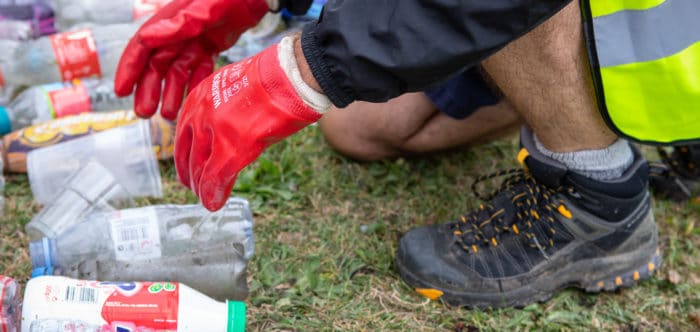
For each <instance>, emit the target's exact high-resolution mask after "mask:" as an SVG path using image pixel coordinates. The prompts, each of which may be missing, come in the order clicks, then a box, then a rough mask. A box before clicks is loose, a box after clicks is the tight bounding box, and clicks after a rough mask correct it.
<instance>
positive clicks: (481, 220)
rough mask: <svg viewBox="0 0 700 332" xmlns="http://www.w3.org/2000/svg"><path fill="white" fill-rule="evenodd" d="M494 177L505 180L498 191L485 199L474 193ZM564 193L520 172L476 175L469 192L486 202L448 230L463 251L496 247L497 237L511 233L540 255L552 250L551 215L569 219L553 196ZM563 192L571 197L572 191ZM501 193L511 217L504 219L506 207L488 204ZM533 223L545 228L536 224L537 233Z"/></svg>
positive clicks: (563, 208) (565, 210) (463, 216)
mask: <svg viewBox="0 0 700 332" xmlns="http://www.w3.org/2000/svg"><path fill="white" fill-rule="evenodd" d="M498 177H506V179H505V180H504V181H503V183H502V184H501V186H500V187H499V189H497V190H495V191H494V192H492V193H490V194H489V195H486V196H484V195H482V194H481V193H480V192H479V190H477V185H478V184H479V183H481V182H484V181H486V180H489V179H493V178H498ZM564 190H565V189H564V188H563V187H559V188H556V189H552V188H549V187H547V186H545V185H544V184H541V183H539V182H538V181H537V180H536V179H535V178H534V177H533V176H532V175H531V174H530V173H529V172H528V171H524V170H522V169H510V170H505V171H501V172H497V173H493V174H489V175H484V176H480V177H478V178H477V179H476V181H474V183H473V184H472V191H473V192H474V193H475V195H476V196H477V197H478V198H480V199H481V200H483V201H485V202H487V203H485V204H481V205H480V206H479V209H477V210H476V211H473V212H470V213H467V214H463V215H462V216H460V220H459V221H456V222H453V223H451V224H450V227H451V229H452V230H453V234H454V235H455V236H456V238H457V243H458V244H460V245H461V247H462V248H463V249H464V250H465V251H467V252H473V253H476V252H478V251H479V248H484V247H488V246H498V245H499V239H500V236H501V235H503V234H507V233H512V234H514V235H518V236H525V237H527V239H528V243H529V245H530V247H532V248H537V249H539V250H540V251H542V252H543V253H544V252H545V250H546V249H547V248H551V247H554V240H553V237H554V235H555V234H556V230H555V229H554V223H555V218H554V215H555V213H559V214H561V215H563V216H564V217H566V218H571V212H570V211H569V210H567V209H566V206H565V205H564V203H563V201H562V200H561V199H559V198H557V197H558V196H557V195H556V194H557V193H560V192H562V191H564ZM566 190H568V191H569V192H570V193H571V194H572V195H575V192H574V191H573V188H569V189H566ZM501 194H505V195H507V197H509V198H510V203H511V204H512V207H513V211H514V218H506V214H507V213H506V207H502V206H501V207H499V206H496V205H495V204H493V203H492V202H493V199H494V197H496V196H497V195H501ZM536 223H547V224H548V225H542V224H540V225H539V228H540V229H541V231H540V232H537V231H536V225H535V224H536Z"/></svg>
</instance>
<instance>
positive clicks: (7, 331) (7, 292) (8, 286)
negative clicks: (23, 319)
mask: <svg viewBox="0 0 700 332" xmlns="http://www.w3.org/2000/svg"><path fill="white" fill-rule="evenodd" d="M21 302H22V301H21V299H20V294H19V286H18V285H17V282H16V281H15V280H14V279H12V278H10V277H7V276H3V275H1V274H0V331H3V332H17V331H19V330H18V329H19V322H20V320H19V318H20V306H21Z"/></svg>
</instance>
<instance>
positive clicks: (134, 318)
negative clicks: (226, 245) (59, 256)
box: [22, 276, 246, 332]
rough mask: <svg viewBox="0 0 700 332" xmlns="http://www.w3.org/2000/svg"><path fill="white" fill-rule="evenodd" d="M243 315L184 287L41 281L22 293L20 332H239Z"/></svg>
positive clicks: (237, 307)
mask: <svg viewBox="0 0 700 332" xmlns="http://www.w3.org/2000/svg"><path fill="white" fill-rule="evenodd" d="M245 310H246V309H245V303H243V302H236V301H226V302H218V301H216V300H214V299H212V298H210V297H207V296H206V295H204V294H202V293H200V292H199V291H198V290H195V289H194V288H190V286H188V285H186V284H184V283H177V282H168V281H159V282H134V281H130V282H100V281H88V280H79V279H71V278H66V277H58V276H43V277H38V278H33V279H31V280H29V282H28V283H27V287H26V288H25V291H24V303H23V305H22V331H31V332H55V331H99V332H104V331H139V332H146V331H148V332H156V331H158V332H161V331H177V332H202V331H206V332H242V331H244V330H245V323H246V322H245V320H246V319H245ZM75 327H78V329H72V328H75ZM81 328H85V330H82V329H81Z"/></svg>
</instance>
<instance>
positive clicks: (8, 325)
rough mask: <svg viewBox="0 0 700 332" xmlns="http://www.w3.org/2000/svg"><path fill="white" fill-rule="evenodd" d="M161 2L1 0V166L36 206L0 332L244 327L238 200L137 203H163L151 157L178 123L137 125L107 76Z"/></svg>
mask: <svg viewBox="0 0 700 332" xmlns="http://www.w3.org/2000/svg"><path fill="white" fill-rule="evenodd" d="M170 1H171V0H110V1H103V0H0V48H1V49H2V52H1V53H0V135H2V138H1V139H0V170H3V171H4V172H5V173H27V178H28V180H29V185H30V187H31V190H32V194H33V196H34V199H35V200H36V202H37V203H39V204H40V205H41V206H42V209H41V210H40V211H39V212H38V213H37V214H36V215H34V216H33V217H32V219H31V221H30V222H29V223H28V224H27V225H26V228H25V231H26V234H27V236H28V237H29V239H30V244H29V248H28V249H29V254H30V258H31V263H32V266H33V271H32V278H31V279H30V280H28V281H26V283H25V282H24V281H23V280H20V281H21V282H19V283H18V282H17V281H16V280H14V279H12V278H10V277H9V276H2V275H0V305H1V306H0V331H8V332H17V331H25V332H26V331H34V332H49V331H51V332H53V331H100V332H105V331H149V332H150V331H213V332H217V331H227V332H233V331H242V330H243V329H244V327H245V304H244V303H243V302H240V301H242V300H244V299H245V298H246V297H247V295H248V287H247V283H246V268H247V262H248V261H249V260H250V258H251V257H252V255H253V251H254V244H253V243H254V238H253V221H252V213H251V211H250V206H249V204H248V202H247V201H246V200H245V199H243V198H237V197H232V198H230V199H229V200H228V201H227V203H226V205H225V207H224V208H223V209H222V210H220V211H218V212H216V213H210V212H208V211H206V210H205V209H204V208H203V207H202V206H200V205H174V204H164V205H150V206H138V204H137V203H136V202H137V201H138V200H136V198H138V197H160V196H162V191H163V187H162V184H161V177H160V171H159V167H158V163H157V160H158V159H161V160H163V159H169V158H171V157H172V152H173V137H174V133H173V131H174V126H173V123H171V122H168V121H166V120H164V119H162V118H160V117H158V116H155V117H153V118H151V119H149V120H142V119H138V118H137V117H136V116H135V114H134V113H133V111H130V108H131V107H132V104H133V98H131V97H126V98H118V97H117V96H116V95H115V94H114V92H113V75H114V72H115V70H116V66H117V63H118V61H119V57H120V56H121V53H122V51H123V49H124V47H125V46H126V44H127V42H128V40H129V38H130V37H131V36H132V35H133V33H134V32H135V31H136V29H137V28H138V26H139V25H140V23H141V22H143V21H144V20H145V19H147V18H148V16H149V15H151V14H152V13H154V12H155V11H157V10H158V9H160V8H161V7H163V6H165V5H167V4H168V2H170ZM324 3H325V0H316V1H314V4H313V6H312V8H311V10H309V12H308V13H307V15H305V16H300V17H292V16H290V15H289V14H288V13H286V12H284V11H283V12H282V13H278V14H268V15H267V16H265V18H264V19H263V20H262V22H260V24H258V26H256V27H255V28H253V29H251V30H249V31H248V32H246V33H245V34H244V35H243V36H242V37H241V39H240V41H239V42H238V43H237V44H236V45H234V47H232V48H231V49H230V50H227V51H226V52H223V53H222V54H221V56H222V58H223V59H224V60H228V61H231V62H233V61H238V60H241V59H243V58H245V57H248V56H252V55H254V54H255V53H257V52H259V51H260V50H262V49H264V48H266V47H267V46H269V45H270V44H272V43H274V42H276V41H278V40H280V39H281V37H282V36H283V35H284V34H287V33H289V32H291V31H298V30H300V28H301V26H302V25H303V24H306V23H307V22H310V21H312V20H313V19H315V18H318V15H319V14H320V11H321V8H322V6H323V4H324ZM4 184H5V183H4V177H3V176H2V174H0V192H2V191H3V188H4ZM3 206H4V200H3V196H1V195H0V215H1V214H2V213H3V211H2V208H3ZM23 283H24V285H25V288H24V291H23V292H22V290H21V286H22V284H23ZM22 293H23V295H22Z"/></svg>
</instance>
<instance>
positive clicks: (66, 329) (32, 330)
mask: <svg viewBox="0 0 700 332" xmlns="http://www.w3.org/2000/svg"><path fill="white" fill-rule="evenodd" d="M112 331H114V330H113V329H110V328H109V326H98V325H91V324H88V323H85V322H83V321H79V320H73V319H51V318H46V319H39V320H34V321H32V323H31V325H29V332H112Z"/></svg>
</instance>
